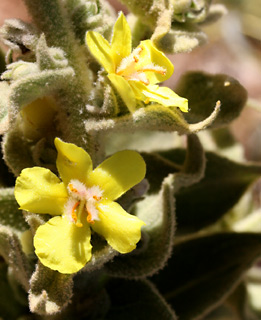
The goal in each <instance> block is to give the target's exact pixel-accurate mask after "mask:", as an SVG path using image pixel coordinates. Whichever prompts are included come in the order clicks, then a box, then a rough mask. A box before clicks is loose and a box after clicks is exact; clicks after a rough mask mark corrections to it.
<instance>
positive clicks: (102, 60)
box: [86, 31, 116, 73]
mask: <svg viewBox="0 0 261 320" xmlns="http://www.w3.org/2000/svg"><path fill="white" fill-rule="evenodd" d="M86 43H87V46H88V48H89V50H90V52H91V54H92V55H93V56H94V58H95V59H96V60H97V61H98V62H99V64H101V65H102V66H103V68H104V69H105V70H106V71H107V72H108V73H112V72H115V68H116V66H115V63H114V61H113V55H112V50H111V46H110V44H109V42H108V41H107V40H106V39H104V38H103V36H102V35H101V34H99V33H98V32H95V31H88V32H87V33H86Z"/></svg>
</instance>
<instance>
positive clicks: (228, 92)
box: [175, 72, 247, 128]
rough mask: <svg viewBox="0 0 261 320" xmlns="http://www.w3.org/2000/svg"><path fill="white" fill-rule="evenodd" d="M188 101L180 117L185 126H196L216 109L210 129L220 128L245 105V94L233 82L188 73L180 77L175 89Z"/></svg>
mask: <svg viewBox="0 0 261 320" xmlns="http://www.w3.org/2000/svg"><path fill="white" fill-rule="evenodd" d="M175 91H176V92H177V93H178V94H179V95H180V96H182V97H185V98H187V99H188V101H189V108H190V111H189V112H188V113H186V114H184V117H185V119H186V120H187V121H188V122H189V123H191V124H192V123H196V122H199V121H202V120H203V119H205V118H206V117H208V116H209V115H210V114H211V113H212V111H213V109H214V106H215V105H216V103H217V101H220V103H221V110H220V112H219V114H218V116H217V118H216V119H215V120H214V122H213V123H212V125H211V127H212V128H215V127H220V126H223V125H225V124H228V123H230V122H231V121H232V120H234V119H235V118H237V117H238V116H239V114H240V112H241V110H242V108H243V107H244V105H245V102H246V99H247V92H246V90H245V88H244V87H243V86H242V85H241V84H240V83H239V82H238V81H237V80H235V79H234V78H232V77H230V76H227V75H224V74H217V75H212V74H208V73H203V72H188V73H186V74H185V75H183V76H182V77H181V79H180V81H179V83H178V85H177V87H176V89H175Z"/></svg>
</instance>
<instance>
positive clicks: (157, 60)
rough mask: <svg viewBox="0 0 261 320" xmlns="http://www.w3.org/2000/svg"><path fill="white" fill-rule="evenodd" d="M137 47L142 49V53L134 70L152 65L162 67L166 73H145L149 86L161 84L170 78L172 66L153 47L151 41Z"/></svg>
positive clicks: (143, 42)
mask: <svg viewBox="0 0 261 320" xmlns="http://www.w3.org/2000/svg"><path fill="white" fill-rule="evenodd" d="M138 47H141V48H142V52H141V54H140V59H139V62H138V63H137V67H136V69H140V68H141V67H145V66H148V65H151V64H152V65H155V66H159V67H163V68H164V69H165V71H166V73H165V74H161V73H157V72H155V71H153V70H152V71H147V72H145V74H146V76H147V79H148V80H149V82H150V84H156V83H159V82H163V81H165V80H167V79H168V78H170V77H171V75H172V73H173V71H174V66H173V64H172V63H171V61H170V60H169V59H168V58H167V57H166V56H165V54H164V53H163V52H162V51H159V50H158V49H157V48H156V47H155V46H154V44H153V42H152V41H151V40H145V41H141V43H140V45H139V46H138Z"/></svg>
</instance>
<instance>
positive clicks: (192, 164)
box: [105, 135, 205, 278]
mask: <svg viewBox="0 0 261 320" xmlns="http://www.w3.org/2000/svg"><path fill="white" fill-rule="evenodd" d="M192 155H193V157H192ZM147 160H148V158H147ZM154 160H155V159H154ZM145 161H146V158H145ZM157 161H158V162H157V165H159V167H158V168H155V167H154V170H153V169H152V167H151V171H152V172H149V176H147V178H148V179H149V181H151V179H150V175H153V174H152V173H153V172H155V171H160V169H161V168H160V164H161V165H162V167H163V166H164V165H166V161H165V160H164V159H163V158H158V159H157ZM154 164H155V162H154ZM204 168H205V158H204V152H203V149H202V146H201V144H200V142H199V140H198V138H197V137H196V136H194V135H192V136H189V137H188V151H187V156H186V160H185V162H184V165H183V167H182V170H181V171H180V172H179V173H176V174H170V172H175V171H174V169H175V167H174V166H172V163H171V162H170V161H169V163H167V166H165V167H164V170H163V174H166V175H168V177H167V178H165V179H164V180H163V183H162V186H161V189H160V190H158V191H157V192H158V193H155V191H156V190H157V188H155V186H154V189H153V192H154V193H152V194H150V195H148V196H147V197H146V198H145V199H144V200H143V201H140V202H138V204H137V205H136V215H137V216H138V217H139V218H140V219H141V220H142V221H144V222H145V223H146V225H145V226H144V227H143V228H142V230H143V231H144V234H143V243H142V242H141V245H140V247H139V248H138V249H136V250H135V251H134V252H133V253H131V254H129V255H125V256H117V257H115V258H114V259H113V261H112V262H110V263H108V264H106V266H105V268H106V270H107V271H108V272H109V273H110V274H112V275H113V276H118V277H127V278H140V277H144V276H148V275H152V274H154V273H155V272H157V271H158V270H159V269H162V268H163V267H164V266H165V264H166V262H167V260H168V258H169V257H170V254H171V251H172V244H173V238H174V230H175V216H174V198H173V196H174V193H175V190H179V189H180V188H181V187H182V186H187V185H189V184H192V183H195V182H196V181H198V180H199V179H200V178H201V177H202V174H203V172H204ZM167 169H170V172H168V173H167ZM157 177H158V179H160V181H162V179H163V178H164V176H163V175H157ZM156 187H158V182H157V184H156Z"/></svg>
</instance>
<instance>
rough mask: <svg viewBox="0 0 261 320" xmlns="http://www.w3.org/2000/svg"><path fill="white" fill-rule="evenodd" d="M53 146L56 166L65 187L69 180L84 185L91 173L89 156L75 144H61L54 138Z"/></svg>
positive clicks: (61, 142)
mask: <svg viewBox="0 0 261 320" xmlns="http://www.w3.org/2000/svg"><path fill="white" fill-rule="evenodd" d="M54 144H55V147H56V149H57V151H58V155H57V160H56V166H57V169H58V171H59V174H60V176H61V179H62V180H63V182H64V183H65V185H67V184H68V183H69V181H70V180H71V179H77V180H79V181H81V182H83V183H85V181H86V177H87V175H88V174H89V172H91V171H92V160H91V158H90V156H89V154H88V153H87V152H86V151H84V150H83V149H82V148H80V147H77V146H76V145H75V144H73V143H66V142H63V141H62V140H61V139H59V138H55V140H54Z"/></svg>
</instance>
